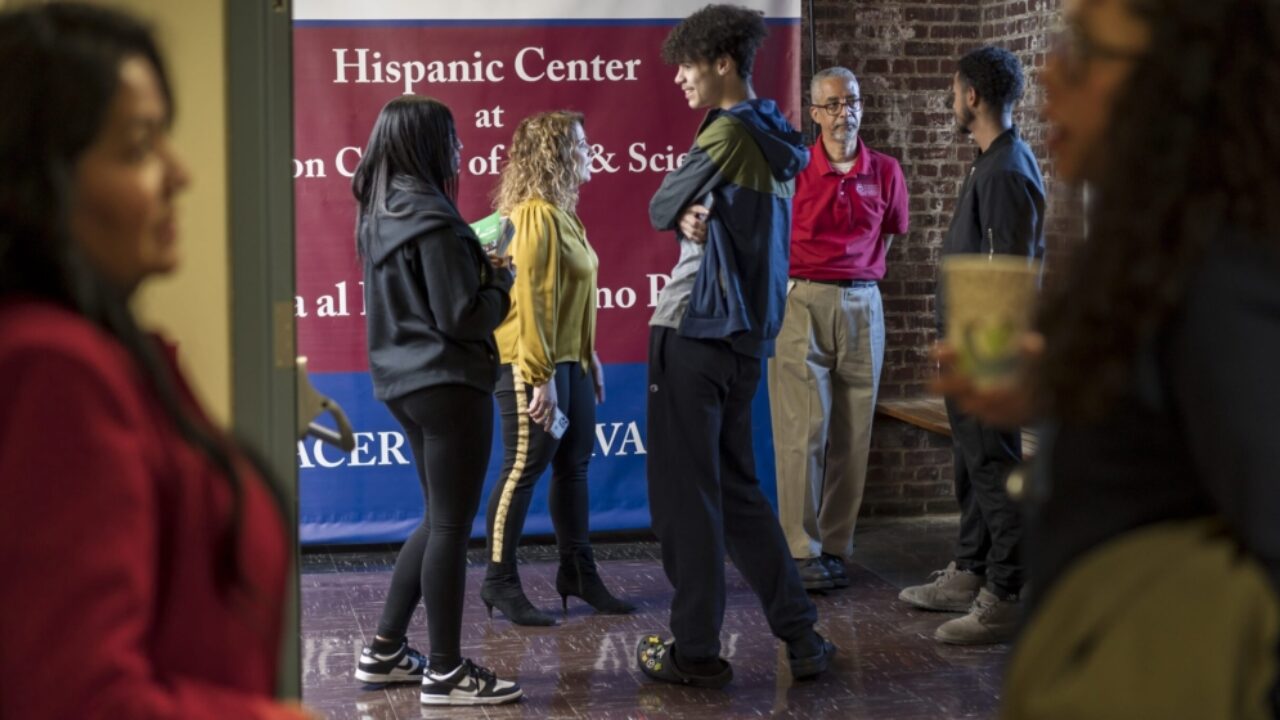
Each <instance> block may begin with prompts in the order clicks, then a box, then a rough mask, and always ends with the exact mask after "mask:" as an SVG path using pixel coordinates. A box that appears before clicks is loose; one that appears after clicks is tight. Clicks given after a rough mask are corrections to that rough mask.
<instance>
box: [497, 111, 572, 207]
mask: <svg viewBox="0 0 1280 720" xmlns="http://www.w3.org/2000/svg"><path fill="white" fill-rule="evenodd" d="M575 125H581V126H583V127H584V129H585V124H584V122H583V116H582V113H579V112H573V111H571V110H554V111H551V112H542V113H538V114H536V115H530V116H529V117H527V118H525V119H524V120H521V121H520V124H519V125H518V126H516V132H515V135H514V136H512V138H511V151H510V152H509V153H508V160H507V166H506V167H505V168H503V170H502V180H501V181H499V183H498V188H497V190H496V191H495V192H494V205H495V207H496V208H497V210H498V212H500V213H502V214H503V215H508V214H510V213H511V209H512V208H514V207H515V206H516V205H519V204H520V203H522V202H524V201H525V200H528V199H530V198H540V199H542V200H546V201H547V202H549V203H551V204H552V205H555V206H556V207H558V208H560V209H561V210H565V211H567V212H573V211H574V210H575V209H576V208H577V206H578V188H579V186H580V185H582V168H581V166H580V163H579V160H578V155H577V152H576V149H577V141H576V140H575V139H574V133H573V127H574V126H575Z"/></svg>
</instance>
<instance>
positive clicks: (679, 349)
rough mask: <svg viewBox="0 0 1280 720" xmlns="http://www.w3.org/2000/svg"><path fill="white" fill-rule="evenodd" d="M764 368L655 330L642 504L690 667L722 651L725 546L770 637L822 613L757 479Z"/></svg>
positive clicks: (804, 628)
mask: <svg viewBox="0 0 1280 720" xmlns="http://www.w3.org/2000/svg"><path fill="white" fill-rule="evenodd" d="M760 364H761V361H760V359H759V358H753V357H748V356H746V355H741V354H739V353H736V352H734V351H733V350H732V349H731V348H730V347H729V344H728V343H727V342H724V341H720V340H694V339H690V338H684V337H681V336H679V335H678V334H677V333H676V331H675V330H672V329H670V328H665V327H654V328H651V329H650V333H649V396H648V438H649V458H648V460H649V462H648V479H649V511H650V513H651V515H652V517H653V531H654V533H655V534H656V535H657V536H658V540H659V541H660V542H661V543H662V568H663V570H665V571H666V574H667V579H668V580H670V581H671V584H672V585H673V586H674V587H675V595H674V597H673V598H672V600H671V632H672V634H673V635H674V636H675V644H676V646H677V647H678V648H679V652H680V657H683V658H688V659H689V660H690V661H693V662H697V661H703V660H711V659H713V658H716V657H718V656H719V655H720V628H721V626H722V624H723V622H724V608H725V577H724V557H725V553H726V552H727V553H728V555H729V557H730V558H731V559H732V560H733V564H734V565H736V566H737V568H738V570H739V572H741V573H742V575H743V577H745V578H746V580H747V583H748V584H749V585H750V586H751V589H752V590H753V591H754V592H755V594H756V596H757V597H758V598H759V599H760V603H761V605H762V606H763V609H764V614H765V618H766V619H767V620H768V622H769V628H770V630H772V631H773V634H774V635H776V636H777V637H779V638H781V639H783V640H785V641H788V642H790V641H793V640H800V639H804V638H805V637H807V636H808V633H809V631H810V630H811V629H812V627H813V624H814V622H816V621H817V618H818V614H817V609H816V608H814V606H813V603H812V602H810V601H809V598H808V596H807V595H806V594H805V590H804V585H803V584H801V582H800V575H799V573H798V572H797V570H796V565H795V563H794V562H793V561H792V560H791V552H790V551H789V550H788V549H787V540H786V538H785V537H784V536H783V534H782V528H781V526H780V525H778V517H777V515H776V514H775V513H774V511H773V507H772V506H771V505H770V504H769V501H768V500H767V499H766V498H765V496H764V493H763V492H762V491H761V489H760V480H759V478H758V477H757V476H756V466H755V455H754V454H753V452H752V447H751V400H752V398H753V397H755V394H756V388H757V386H759V384H760Z"/></svg>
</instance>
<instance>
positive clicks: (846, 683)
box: [302, 518, 1007, 720]
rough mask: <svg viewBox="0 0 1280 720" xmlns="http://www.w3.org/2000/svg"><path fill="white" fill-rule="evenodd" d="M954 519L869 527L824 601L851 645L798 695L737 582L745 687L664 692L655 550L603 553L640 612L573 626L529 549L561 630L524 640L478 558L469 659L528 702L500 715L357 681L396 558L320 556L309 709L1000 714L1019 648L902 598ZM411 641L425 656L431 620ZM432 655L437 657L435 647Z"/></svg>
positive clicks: (733, 590) (547, 561) (736, 624)
mask: <svg viewBox="0 0 1280 720" xmlns="http://www.w3.org/2000/svg"><path fill="white" fill-rule="evenodd" d="M955 522H956V521H955V518H942V519H923V520H879V521H875V522H870V521H864V523H863V526H862V527H861V528H860V529H859V533H858V538H857V540H858V549H857V552H856V555H855V558H854V560H855V564H853V565H851V566H850V576H851V579H852V581H853V583H852V586H851V587H850V588H848V589H846V590H840V591H833V592H830V593H826V594H814V595H812V597H813V598H814V601H815V602H816V603H817V605H818V613H819V622H818V627H819V630H820V631H822V632H823V633H824V634H825V635H826V636H827V637H829V638H830V639H831V640H832V641H833V642H835V643H836V645H837V646H838V647H839V648H840V654H839V656H838V657H837V659H836V662H835V664H834V667H833V669H832V670H831V671H830V672H829V673H827V674H826V675H824V676H823V677H822V678H820V679H818V680H816V681H813V682H807V683H798V684H794V685H793V684H792V682H791V678H790V675H789V673H788V672H787V670H786V661H785V652H784V650H783V646H782V645H781V644H780V643H778V642H776V641H775V640H774V639H773V638H772V637H771V636H770V635H769V632H768V628H767V626H766V624H765V621H764V617H763V615H762V614H761V612H760V609H759V605H758V604H757V603H756V600H755V596H754V595H752V594H751V592H750V590H749V589H748V588H747V586H746V584H745V583H744V582H743V580H742V578H741V576H739V575H738V574H737V572H736V571H734V570H733V569H732V566H730V569H729V571H728V573H729V574H728V579H729V600H728V609H727V611H726V613H725V625H724V654H725V656H726V657H727V658H728V659H730V660H731V661H732V662H733V666H734V673H735V677H734V681H733V683H732V684H730V685H729V687H728V688H726V689H724V690H719V691H709V690H694V689H687V688H681V687H674V686H666V685H661V684H655V683H653V682H651V681H649V680H648V679H647V678H645V677H644V676H643V675H641V673H640V671H639V670H638V669H637V668H636V666H635V662H634V659H633V653H634V648H635V645H636V642H637V641H638V640H639V638H640V637H641V636H642V635H644V634H647V633H649V632H654V631H657V632H659V633H661V634H662V635H664V636H666V635H667V633H666V630H665V627H666V615H667V605H668V602H669V600H670V586H669V585H668V584H667V580H666V577H665V576H664V575H663V574H662V568H661V565H660V564H659V562H658V561H657V559H656V558H657V546H656V545H654V544H652V543H625V544H609V543H599V544H598V545H597V550H596V552H597V555H598V557H600V559H601V563H600V564H601V568H602V572H603V574H604V577H605V579H606V580H607V581H608V582H609V584H610V586H611V587H612V588H613V589H615V591H617V592H618V593H619V594H622V595H625V596H626V597H628V598H629V599H631V600H632V601H634V602H636V603H637V604H638V605H639V607H640V609H639V611H637V612H636V613H635V614H634V615H630V616H622V617H617V616H604V615H595V614H594V613H593V612H592V611H591V609H590V608H589V607H587V606H586V605H583V604H581V603H580V602H578V601H577V600H576V599H573V598H571V599H570V600H569V613H568V616H567V617H564V616H560V611H559V603H560V598H559V596H558V595H556V594H555V589H554V586H553V583H554V580H555V570H556V562H555V560H554V559H553V557H554V555H555V551H554V548H552V547H549V546H538V545H531V546H528V547H524V548H521V561H522V563H523V564H522V566H521V576H522V577H523V579H524V583H525V589H526V592H527V593H528V594H529V596H530V599H532V600H533V602H534V603H535V604H536V605H538V606H540V607H542V608H543V609H545V610H551V609H553V608H554V609H555V610H556V615H557V616H559V617H560V619H561V622H560V625H559V626H557V627H552V628H520V627H516V626H514V625H512V624H511V623H509V622H508V621H507V620H505V619H503V618H502V617H501V614H500V613H495V616H494V618H493V619H492V620H490V619H489V618H487V617H486V615H485V611H484V607H483V606H482V605H481V604H480V601H479V596H478V592H479V583H480V580H481V577H482V576H483V573H484V570H483V565H482V558H481V556H480V553H479V552H478V551H477V552H473V553H472V557H471V563H470V567H469V570H468V573H467V582H468V593H469V594H468V605H467V610H466V616H465V618H464V627H463V633H462V634H463V640H462V642H463V654H464V655H467V656H469V657H472V658H475V659H476V660H477V661H479V662H481V663H482V664H484V665H487V666H490V667H492V668H493V669H494V670H496V671H497V672H498V674H499V675H500V676H501V677H509V678H513V679H516V680H518V681H519V682H520V684H521V685H522V686H523V687H524V690H525V699H524V700H522V701H521V702H519V703H517V704H514V705H508V706H498V707H490V708H475V709H468V708H424V707H422V706H421V705H420V704H419V703H418V692H417V687H416V686H415V685H394V686H385V687H379V686H367V685H363V684H362V683H360V682H358V681H357V680H355V679H354V678H353V677H352V671H353V669H354V667H355V661H356V656H357V655H358V654H359V652H360V647H361V645H362V644H363V642H364V640H365V638H366V637H369V636H370V635H371V634H372V633H373V631H374V629H375V626H376V623H377V620H378V615H379V612H380V610H381V601H382V594H383V592H384V591H385V588H386V585H387V582H388V580H389V577H390V567H391V563H392V561H393V560H394V553H391V552H388V551H382V552H354V553H353V552H341V553H339V552H332V553H328V552H321V553H308V554H307V555H305V556H304V558H303V561H304V562H303V574H302V608H303V619H302V627H303V633H302V642H303V672H304V675H303V687H304V690H303V699H304V702H305V703H306V704H307V705H309V706H311V707H312V708H314V709H316V710H318V711H320V712H322V713H324V714H325V715H326V716H327V717H330V718H352V719H358V720H382V719H384V718H419V717H422V718H515V717H521V718H524V717H528V718H636V719H640V718H755V717H785V718H868V719H874V720H908V719H911V720H915V719H919V720H926V719H927V720H945V719H947V718H990V717H993V716H994V714H995V709H996V706H997V703H998V695H999V682H1000V672H1001V667H1002V664H1003V661H1004V656H1005V652H1006V651H1007V648H1006V647H1003V646H999V647H988V648H952V647H946V646H942V645H938V644H937V643H935V642H934V641H933V640H932V639H931V635H932V633H933V629H934V628H935V627H936V626H937V625H938V624H939V623H940V622H942V621H944V620H945V619H947V618H948V617H951V616H948V615H939V614H935V613H925V612H918V611H914V610H910V609H907V608H906V607H904V606H903V605H902V604H901V603H899V602H898V601H897V599H896V597H897V593H898V589H899V588H900V587H902V586H904V585H907V584H911V583H915V582H919V581H920V580H921V579H923V578H924V577H925V576H926V575H927V574H928V572H929V571H930V570H934V569H937V567H939V566H941V565H945V564H946V562H947V560H948V557H949V550H950V546H951V540H952V537H953V536H954V534H955ZM414 628H417V630H416V631H414V630H411V631H410V639H411V640H414V641H416V644H417V645H419V646H424V645H425V636H426V633H425V616H424V613H423V612H422V610H421V609H419V611H418V616H417V617H416V618H415V620H414ZM424 649H425V648H424Z"/></svg>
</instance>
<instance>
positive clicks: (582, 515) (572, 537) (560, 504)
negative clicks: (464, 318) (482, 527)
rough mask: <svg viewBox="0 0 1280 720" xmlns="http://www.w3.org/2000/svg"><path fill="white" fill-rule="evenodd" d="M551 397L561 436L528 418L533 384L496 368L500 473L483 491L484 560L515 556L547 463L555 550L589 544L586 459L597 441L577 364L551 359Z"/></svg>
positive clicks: (590, 392) (587, 386)
mask: <svg viewBox="0 0 1280 720" xmlns="http://www.w3.org/2000/svg"><path fill="white" fill-rule="evenodd" d="M554 382H555V384H556V403H557V404H558V406H559V407H560V412H562V413H564V414H565V415H566V416H568V418H569V429H568V430H566V431H565V434H564V436H563V437H561V438H560V439H559V440H557V439H556V438H554V437H552V436H551V434H550V433H548V432H547V431H545V430H543V429H542V426H540V425H538V424H537V423H535V422H533V420H532V419H531V418H530V417H529V401H530V399H531V398H532V397H533V387H532V386H530V385H529V384H528V383H525V382H524V381H522V380H521V379H520V378H518V377H516V376H515V373H513V372H512V369H511V366H510V365H504V366H502V368H501V369H500V370H499V374H498V388H497V391H496V393H495V394H496V396H497V398H498V412H499V413H500V414H501V417H502V446H503V455H502V472H501V473H499V475H498V483H497V484H496V485H494V487H493V490H492V491H491V492H490V493H489V518H488V531H489V532H488V535H489V561H490V562H514V561H515V559H516V546H517V545H519V544H520V535H521V534H522V533H523V532H524V521H525V517H526V516H527V515H528V514H529V500H530V499H531V498H532V497H533V487H534V485H536V484H537V482H538V478H540V477H542V473H543V471H545V470H546V469H547V466H548V465H550V466H551V487H550V495H549V496H548V498H547V499H548V505H549V506H550V508H549V509H550V510H551V524H552V526H553V527H554V528H555V532H556V543H557V544H558V545H559V547H560V554H561V555H568V554H571V553H572V552H573V551H574V550H575V549H577V548H582V547H586V546H587V545H588V544H589V542H590V541H589V540H588V537H587V510H588V508H587V463H589V462H590V461H591V450H592V448H593V447H594V443H595V432H596V399H595V385H594V384H593V383H592V380H591V375H590V373H588V372H587V371H586V370H584V369H583V368H582V365H581V364H579V363H559V364H558V365H556V374H555V380H554Z"/></svg>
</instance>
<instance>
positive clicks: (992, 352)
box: [942, 255, 1040, 386]
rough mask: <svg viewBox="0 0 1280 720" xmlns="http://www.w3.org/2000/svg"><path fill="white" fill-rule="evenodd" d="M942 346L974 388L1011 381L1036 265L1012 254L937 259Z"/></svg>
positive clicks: (1034, 291)
mask: <svg viewBox="0 0 1280 720" xmlns="http://www.w3.org/2000/svg"><path fill="white" fill-rule="evenodd" d="M942 283H943V292H944V293H945V298H944V299H945V301H946V314H947V317H946V323H947V342H949V343H950V344H951V346H952V347H954V348H955V350H956V352H957V354H958V356H959V368H958V369H959V371H960V372H962V373H964V374H966V375H968V376H969V377H970V378H972V380H973V382H974V384H976V385H979V386H990V385H998V384H1001V383H1003V382H1007V381H1010V380H1012V379H1013V378H1014V376H1015V374H1016V373H1017V370H1018V364H1019V362H1020V359H1021V354H1020V352H1019V348H1018V343H1019V340H1020V339H1021V337H1022V335H1023V333H1025V332H1027V331H1028V330H1029V329H1030V326H1031V315H1032V311H1033V309H1034V307H1035V304H1036V296H1037V295H1038V293H1039V289H1040V262H1039V261H1038V260H1029V259H1027V258H1022V257H1014V256H1012V255H948V256H946V257H944V258H943V259H942Z"/></svg>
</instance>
